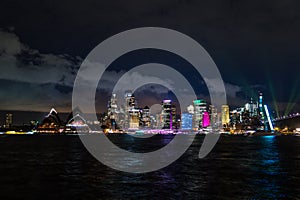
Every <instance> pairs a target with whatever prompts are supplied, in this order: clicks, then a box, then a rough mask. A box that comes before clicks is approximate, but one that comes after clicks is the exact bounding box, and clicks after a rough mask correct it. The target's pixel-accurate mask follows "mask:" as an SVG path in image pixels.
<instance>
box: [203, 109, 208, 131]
mask: <svg viewBox="0 0 300 200" xmlns="http://www.w3.org/2000/svg"><path fill="white" fill-rule="evenodd" d="M209 125H210V120H209V113H208V112H204V113H203V119H202V127H203V128H205V127H208V126H209Z"/></svg>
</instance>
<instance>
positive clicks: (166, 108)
mask: <svg viewBox="0 0 300 200" xmlns="http://www.w3.org/2000/svg"><path fill="white" fill-rule="evenodd" d="M161 114H162V121H163V127H162V128H164V129H172V126H173V124H172V123H173V118H172V101H171V100H168V99H165V100H163V102H162V113H161Z"/></svg>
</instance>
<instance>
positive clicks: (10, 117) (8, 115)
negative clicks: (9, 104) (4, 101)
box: [5, 113, 13, 128]
mask: <svg viewBox="0 0 300 200" xmlns="http://www.w3.org/2000/svg"><path fill="white" fill-rule="evenodd" d="M12 123H13V114H11V113H6V115H5V128H10V127H11V125H12Z"/></svg>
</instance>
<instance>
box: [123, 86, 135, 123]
mask: <svg viewBox="0 0 300 200" xmlns="http://www.w3.org/2000/svg"><path fill="white" fill-rule="evenodd" d="M132 96H133V95H132V92H131V91H130V90H128V91H126V92H125V105H124V128H129V118H130V115H129V110H131V109H133V108H134V105H135V103H134V96H133V97H132Z"/></svg>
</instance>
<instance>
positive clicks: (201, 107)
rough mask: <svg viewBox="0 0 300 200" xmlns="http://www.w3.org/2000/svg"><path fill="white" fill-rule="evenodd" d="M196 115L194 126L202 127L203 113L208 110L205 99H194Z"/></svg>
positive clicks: (195, 127)
mask: <svg viewBox="0 0 300 200" xmlns="http://www.w3.org/2000/svg"><path fill="white" fill-rule="evenodd" d="M193 104H194V116H193V128H194V129H196V130H198V129H199V128H201V127H202V118H203V113H204V112H205V111H206V102H205V100H202V99H201V100H194V101H193Z"/></svg>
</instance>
